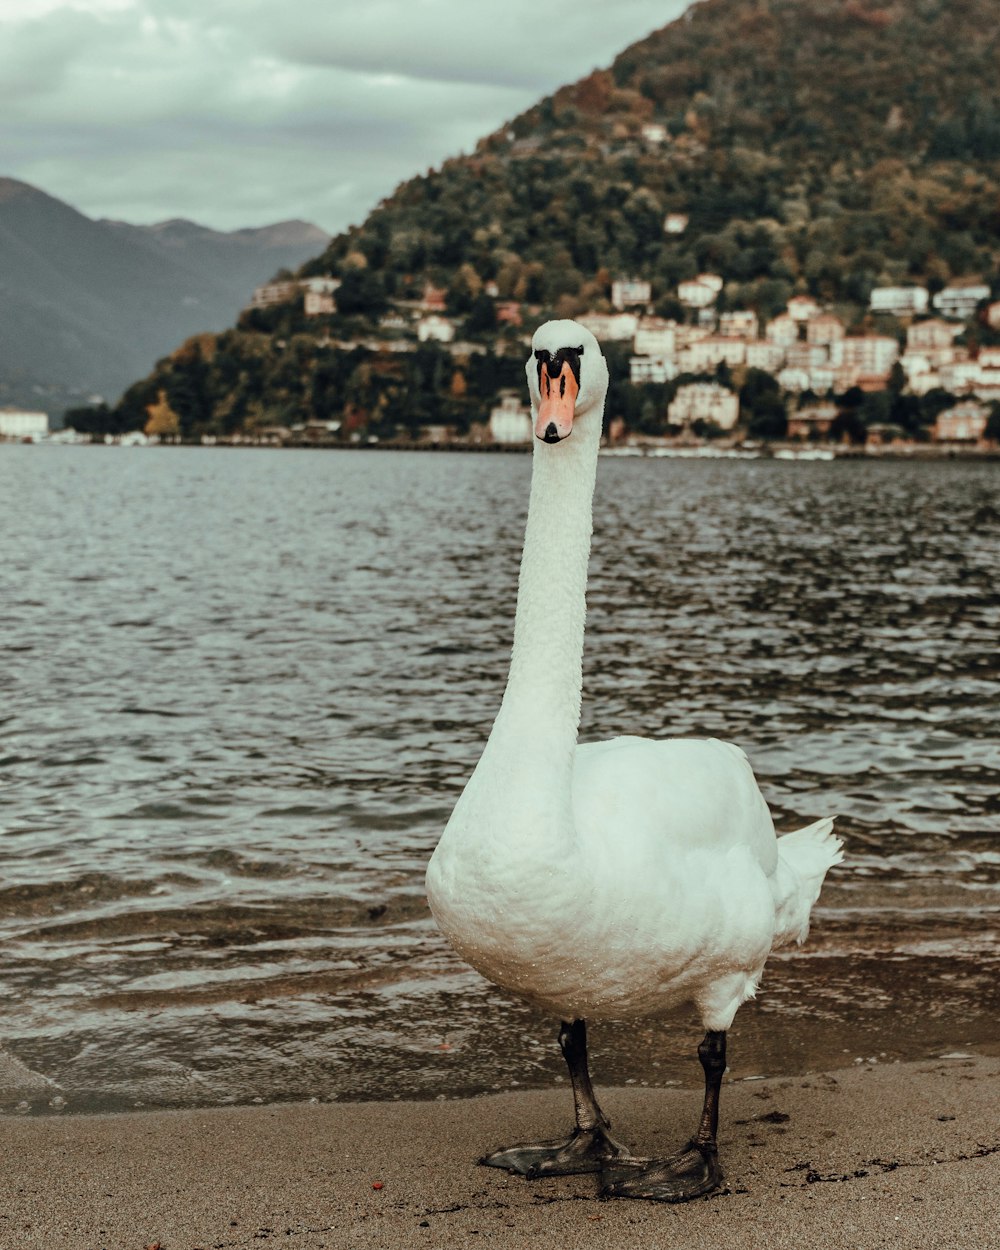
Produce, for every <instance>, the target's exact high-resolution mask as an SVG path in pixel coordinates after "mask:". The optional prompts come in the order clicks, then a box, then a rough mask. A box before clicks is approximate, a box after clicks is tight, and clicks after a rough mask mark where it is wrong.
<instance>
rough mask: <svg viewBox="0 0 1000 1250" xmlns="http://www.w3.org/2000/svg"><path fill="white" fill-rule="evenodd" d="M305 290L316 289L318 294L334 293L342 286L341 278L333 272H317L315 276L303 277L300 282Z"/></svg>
mask: <svg viewBox="0 0 1000 1250" xmlns="http://www.w3.org/2000/svg"><path fill="white" fill-rule="evenodd" d="M299 286H301V287H302V289H303V291H315V292H316V293H317V294H318V295H332V294H333V293H334V292H335V291H337V290H339V288H340V279H339V278H335V277H333V275H332V274H328V273H326V274H317V276H316V277H314V278H303V279H302V281H301V282H300V283H299Z"/></svg>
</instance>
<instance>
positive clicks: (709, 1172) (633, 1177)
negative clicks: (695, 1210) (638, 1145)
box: [601, 1031, 726, 1202]
mask: <svg viewBox="0 0 1000 1250" xmlns="http://www.w3.org/2000/svg"><path fill="white" fill-rule="evenodd" d="M698 1058H699V1059H700V1060H701V1066H702V1067H703V1068H704V1070H705V1101H704V1104H703V1106H702V1111H701V1122H700V1123H699V1125H698V1132H697V1133H696V1134H695V1136H694V1139H693V1140H692V1141H690V1142H688V1144H687V1145H686V1146H685V1147H684V1149H683V1150H680V1151H678V1153H677V1154H675V1155H672V1156H671V1157H670V1158H669V1159H630V1160H627V1161H626V1162H625V1163H624V1164H623V1163H611V1164H609V1165H608V1166H607V1167H605V1168H602V1170H601V1180H602V1181H603V1182H604V1188H603V1190H602V1196H603V1197H608V1198H650V1199H652V1200H653V1201H654V1202H687V1201H689V1200H690V1199H691V1198H700V1197H701V1196H702V1195H703V1194H709V1193H711V1192H712V1190H713V1189H718V1187H719V1186H720V1185H721V1184H722V1169H721V1168H720V1167H719V1148H718V1142H717V1140H716V1134H717V1133H718V1130H719V1091H720V1089H721V1087H722V1077H723V1074H724V1073H725V1071H726V1035H725V1033H723V1032H712V1031H710V1032H708V1033H706V1034H705V1039H704V1041H703V1042H702V1043H701V1045H700V1046H699V1047H698Z"/></svg>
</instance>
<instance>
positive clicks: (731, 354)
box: [677, 334, 747, 373]
mask: <svg viewBox="0 0 1000 1250" xmlns="http://www.w3.org/2000/svg"><path fill="white" fill-rule="evenodd" d="M746 358H747V345H746V343H744V341H743V340H742V339H726V338H722V337H721V336H720V335H716V334H713V335H710V336H709V337H707V338H704V339H701V340H700V341H699V342H697V343H692V344H691V345H690V346H689V347H685V349H684V350H683V351H682V352H681V353H680V355H679V356H678V358H677V364H678V365H679V366H680V370H681V372H682V373H703V372H705V371H706V370H708V369H714V368H715V366H716V365H720V364H727V365H742V364H744V363H745V361H746Z"/></svg>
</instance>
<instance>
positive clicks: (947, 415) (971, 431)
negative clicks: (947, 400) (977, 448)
mask: <svg viewBox="0 0 1000 1250" xmlns="http://www.w3.org/2000/svg"><path fill="white" fill-rule="evenodd" d="M989 419H990V410H989V408H988V407H987V406H986V404H981V403H977V402H976V401H975V400H973V399H967V400H963V402H962V403H960V404H955V406H954V407H953V408H946V409H945V411H944V412H941V413H938V418H937V421H936V422H935V423H934V441H935V442H936V443H978V442H979V440H980V439H981V438H982V437H983V434H984V433H985V431H986V422H987V421H988V420H989Z"/></svg>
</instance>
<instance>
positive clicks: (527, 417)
mask: <svg viewBox="0 0 1000 1250" xmlns="http://www.w3.org/2000/svg"><path fill="white" fill-rule="evenodd" d="M531 434H532V430H531V409H530V408H528V407H526V406H525V405H524V404H522V403H521V393H520V391H501V392H500V402H499V404H497V406H496V407H495V408H494V409H492V411H491V412H490V437H491V438H492V439H493V441H494V443H507V444H510V443H530V442H531Z"/></svg>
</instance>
